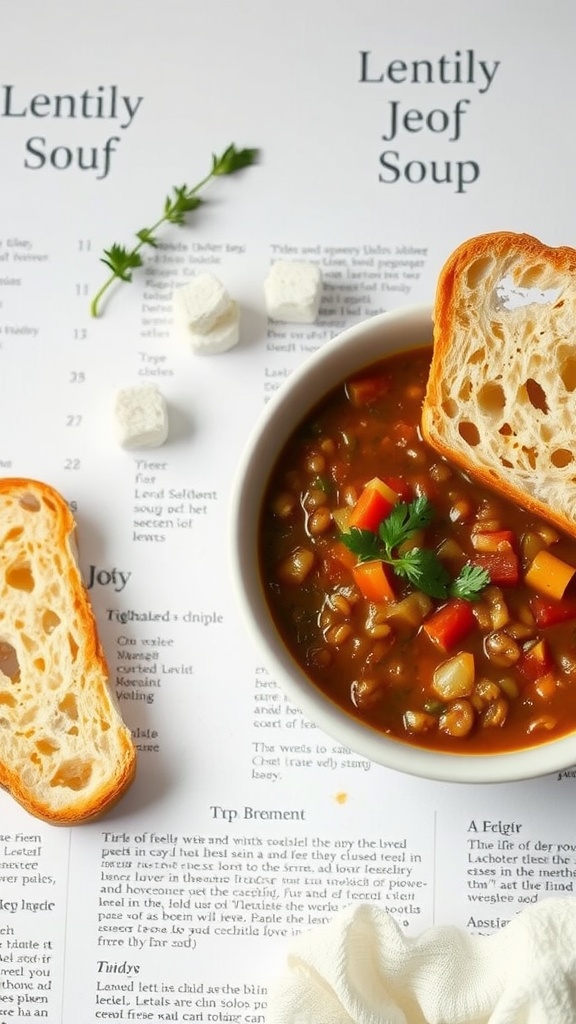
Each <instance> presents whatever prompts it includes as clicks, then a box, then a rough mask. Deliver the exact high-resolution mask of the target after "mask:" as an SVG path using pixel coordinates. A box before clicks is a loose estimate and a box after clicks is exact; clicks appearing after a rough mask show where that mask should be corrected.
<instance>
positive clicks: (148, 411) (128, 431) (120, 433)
mask: <svg viewBox="0 0 576 1024" xmlns="http://www.w3.org/2000/svg"><path fill="white" fill-rule="evenodd" d="M114 421H115V429H116V437H117V439H118V442H119V444H121V445H122V447H123V448H157V447H158V446H159V445H161V444H164V442H165V440H166V438H167V437H168V410H167V407H166V402H165V399H164V396H163V395H162V393H161V392H160V391H159V390H158V388H157V387H156V385H155V384H136V385H134V386H133V387H127V388H121V390H120V391H118V393H117V394H116V397H115V401H114Z"/></svg>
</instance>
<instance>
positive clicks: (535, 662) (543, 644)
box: [516, 637, 554, 682]
mask: <svg viewBox="0 0 576 1024" xmlns="http://www.w3.org/2000/svg"><path fill="white" fill-rule="evenodd" d="M516 668H517V670H518V672H519V673H520V674H521V675H522V676H523V677H524V679H527V680H528V681H529V682H534V680H535V679H540V677H541V676H545V675H547V674H548V672H551V671H552V669H553V668H554V658H553V657H552V651H551V650H550V647H549V646H548V642H547V641H546V640H545V639H544V637H541V638H540V639H539V640H537V641H536V642H535V643H533V644H532V645H531V646H530V647H528V648H526V649H525V650H524V651H523V652H522V654H521V656H520V659H519V660H518V661H517V662H516Z"/></svg>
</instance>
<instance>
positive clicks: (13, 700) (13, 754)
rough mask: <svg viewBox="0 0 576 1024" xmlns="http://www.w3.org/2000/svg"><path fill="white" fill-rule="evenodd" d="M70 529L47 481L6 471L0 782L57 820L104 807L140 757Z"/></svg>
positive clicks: (1, 525)
mask: <svg viewBox="0 0 576 1024" xmlns="http://www.w3.org/2000/svg"><path fill="white" fill-rule="evenodd" d="M74 530H75V522H74V519H73V517H72V514H71V512H70V509H69V507H68V505H67V504H66V502H65V501H64V499H63V498H62V497H61V496H60V494H58V493H57V492H56V491H55V490H53V489H52V488H51V487H48V486H47V485H46V484H44V483H40V482H38V481H34V480H22V479H9V478H5V479H0V784H1V785H2V786H4V787H5V788H6V789H7V790H8V791H9V792H10V793H11V794H12V796H13V797H14V798H15V799H16V800H17V801H18V802H19V803H21V804H22V806H23V807H25V808H26V810H27V811H29V812H30V813H31V814H33V815H35V816H36V817H38V818H42V819H43V820H45V821H48V822H52V823H54V824H59V825H72V824H76V823H79V822H82V821H85V820H86V819H89V818H93V817H95V816H97V815H99V814H101V813H102V812H103V811H105V810H106V809H107V808H108V807H109V806H110V805H111V804H112V803H113V802H115V801H116V800H117V799H118V797H119V796H121V794H122V793H123V792H124V790H125V789H126V787H127V786H128V785H129V783H130V782H131V781H132V778H133V776H134V771H135V765H136V758H135V749H134V745H133V743H132V737H131V734H130V731H129V729H128V728H127V726H126V725H125V724H124V723H123V721H122V718H121V716H120V712H119V710H118V708H117V706H116V698H115V695H114V694H113V691H112V690H111V688H110V686H109V682H108V670H107V666H106V660H105V657H104V653H103V650H102V646H101V643H100V641H99V638H98V633H97V628H96V623H95V620H94V616H93V613H92V609H91V606H90V603H89V600H88V596H87V593H86V590H85V588H84V585H83V583H82V580H81V577H80V572H79V568H78V565H77V562H76V557H75V551H76V549H75V545H74Z"/></svg>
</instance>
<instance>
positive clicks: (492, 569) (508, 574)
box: [468, 549, 520, 587]
mask: <svg viewBox="0 0 576 1024" xmlns="http://www.w3.org/2000/svg"><path fill="white" fill-rule="evenodd" d="M468 561H469V562H470V565H477V566H479V567H480V568H481V569H486V571H487V572H488V574H489V576H490V582H491V583H497V584H499V585H500V586H504V587H505V586H508V587H515V586H516V584H517V583H518V581H519V579H520V563H519V560H518V555H517V554H516V552H515V551H513V550H512V549H509V550H508V549H506V550H503V551H475V552H474V554H472V555H470V558H469V559H468Z"/></svg>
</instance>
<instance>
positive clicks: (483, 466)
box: [421, 231, 576, 536]
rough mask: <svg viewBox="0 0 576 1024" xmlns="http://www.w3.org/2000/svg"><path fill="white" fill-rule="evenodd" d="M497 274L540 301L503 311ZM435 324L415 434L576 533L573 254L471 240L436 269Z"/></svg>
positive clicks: (496, 235) (495, 238) (523, 239)
mask: <svg viewBox="0 0 576 1024" xmlns="http://www.w3.org/2000/svg"><path fill="white" fill-rule="evenodd" d="M503 280H504V281H506V280H507V281H508V286H507V287H508V289H509V290H510V288H511V289H512V291H513V292H515V293H516V297H517V298H518V297H520V299H521V300H525V299H526V298H527V296H528V294H532V292H533V291H534V292H535V293H540V294H544V295H550V298H549V300H548V301H546V302H540V301H533V302H527V301H525V302H524V304H523V305H522V304H520V305H519V306H518V307H516V308H512V307H511V306H509V307H508V308H506V307H505V304H504V301H503V299H502V298H501V296H502V292H499V291H498V284H499V282H502V281H503ZM499 296H500V297H499ZM433 320H434V346H433V354H432V361H431V366H430V374H429V379H428V384H427V389H426V394H425V398H424V402H423V407H422V420H421V429H422V434H423V437H424V438H425V440H426V441H427V442H428V443H429V444H430V445H431V446H432V447H433V448H435V449H436V450H437V451H438V452H439V454H440V455H442V456H444V457H445V458H447V459H448V460H450V461H451V462H453V463H455V464H457V465H458V466H459V467H460V468H461V469H462V470H464V471H465V472H466V473H467V474H469V475H470V476H471V477H473V478H474V479H476V480H478V481H479V482H481V483H483V484H486V485H487V486H489V487H491V488H492V489H494V490H496V491H497V492H499V493H501V494H503V495H504V496H505V497H506V498H508V499H509V500H511V501H513V502H516V503H518V504H520V505H522V506H523V507H524V508H527V509H528V510H530V511H532V512H533V513H534V514H536V515H538V516H540V517H543V518H545V519H547V520H548V521H550V522H551V523H554V524H555V525H556V526H558V527H559V528H560V529H562V530H564V531H565V532H566V533H568V534H570V535H571V536H576V459H574V456H576V450H575V451H574V452H573V449H574V445H573V441H572V424H575V423H576V390H575V389H576V377H574V376H573V374H572V368H573V367H574V368H575V369H576V249H573V248H570V247H568V246H561V247H557V248H552V247H550V246H547V245H545V244H544V243H542V242H541V241H540V240H539V239H537V238H535V237H533V236H532V235H528V234H518V233H515V232H511V231H501V232H493V233H489V234H484V235H479V236H477V237H475V238H471V239H469V240H468V241H465V242H464V243H462V244H461V245H460V246H459V247H458V248H457V249H456V250H455V251H454V252H453V253H452V255H451V256H450V257H449V258H448V260H447V261H446V263H445V265H444V267H443V268H442V270H441V273H440V275H439V278H438V282H437V287H436V296H435V304H434V315H433ZM467 363H468V365H467Z"/></svg>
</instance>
